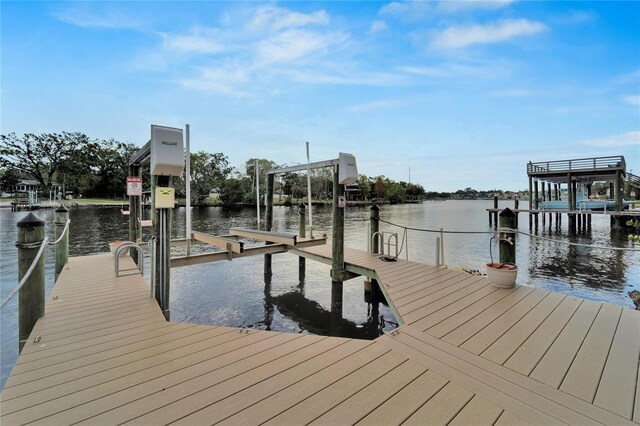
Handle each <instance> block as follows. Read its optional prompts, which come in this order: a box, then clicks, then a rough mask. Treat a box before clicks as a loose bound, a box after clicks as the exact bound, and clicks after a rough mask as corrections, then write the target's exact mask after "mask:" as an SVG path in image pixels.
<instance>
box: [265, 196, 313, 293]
mask: <svg viewBox="0 0 640 426" xmlns="http://www.w3.org/2000/svg"><path fill="white" fill-rule="evenodd" d="M272 208H273V206H272ZM306 216H307V215H306V213H305V205H304V203H300V204H298V237H299V238H305V237H306V235H307V233H306ZM305 274H306V259H305V258H304V257H302V256H298V280H299V281H300V284H301V285H302V284H303V283H304V279H305Z"/></svg>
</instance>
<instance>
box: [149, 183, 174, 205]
mask: <svg viewBox="0 0 640 426" xmlns="http://www.w3.org/2000/svg"><path fill="white" fill-rule="evenodd" d="M154 201H155V204H156V208H157V209H172V208H174V207H175V206H176V190H175V189H174V188H169V187H161V186H157V187H156V199H155V200H154Z"/></svg>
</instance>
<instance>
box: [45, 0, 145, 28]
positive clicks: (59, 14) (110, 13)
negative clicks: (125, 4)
mask: <svg viewBox="0 0 640 426" xmlns="http://www.w3.org/2000/svg"><path fill="white" fill-rule="evenodd" d="M53 16H54V17H55V18H56V19H57V20H59V21H62V22H66V23H67V24H71V25H75V26H78V27H82V28H94V29H134V30H140V29H142V28H143V27H144V23H143V22H142V21H140V20H138V19H136V18H133V17H131V16H129V15H127V14H125V13H123V12H122V11H119V10H112V9H108V10H96V9H95V8H91V9H88V8H87V7H85V5H83V4H75V5H74V6H72V7H69V8H66V9H60V10H57V11H54V12H53Z"/></svg>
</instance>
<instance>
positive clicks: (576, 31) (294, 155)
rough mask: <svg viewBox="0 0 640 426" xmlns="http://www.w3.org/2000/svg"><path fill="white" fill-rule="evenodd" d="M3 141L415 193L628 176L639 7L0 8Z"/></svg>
mask: <svg viewBox="0 0 640 426" xmlns="http://www.w3.org/2000/svg"><path fill="white" fill-rule="evenodd" d="M1 24H2V28H1V36H2V38H1V48H2V51H1V55H2V56H1V72H2V74H1V80H0V82H1V107H2V111H1V115H0V119H1V127H2V133H9V132H16V133H18V134H22V133H25V132H36V133H39V132H61V131H81V132H84V133H86V134H87V135H89V136H90V137H95V138H115V139H118V140H122V141H127V142H131V143H134V144H137V145H141V144H143V143H145V142H146V141H147V140H148V139H149V125H150V124H152V123H153V124H162V125H168V126H175V127H183V126H184V124H185V123H190V125H191V135H192V139H191V140H192V150H194V151H195V150H206V151H210V152H223V153H225V154H226V155H227V156H228V157H229V159H230V161H231V163H232V165H234V166H237V167H241V166H242V164H244V162H245V161H246V160H247V159H249V158H252V157H261V158H268V159H271V160H274V161H276V162H278V163H281V164H284V163H287V164H295V163H298V162H304V161H305V141H309V142H310V143H311V156H312V161H319V160H325V159H330V158H335V157H337V154H338V152H340V151H343V152H350V153H352V154H354V155H355V156H356V158H357V159H358V166H359V171H360V173H364V174H366V175H369V176H377V175H385V176H388V177H390V178H392V179H395V180H405V181H407V180H409V168H410V169H411V181H412V182H417V183H420V184H422V185H423V186H424V187H425V188H426V189H427V190H436V191H450V190H456V189H460V188H465V187H473V188H476V189H492V188H502V189H511V190H519V189H525V188H526V187H527V178H526V163H527V162H528V161H547V160H556V159H557V160H563V159H569V158H582V157H592V156H605V155H624V156H625V157H626V160H627V164H628V168H630V169H633V170H634V172H638V173H639V174H640V2H637V1H625V2H611V1H608V2H591V1H589V2H541V1H536V2H516V1H486V2H484V1H470V2H437V1H428V2H426V1H425V2H411V1H409V2H318V3H315V2H161V3H154V2H122V3H120V2H80V3H69V2H65V3H55V2H33V3H31V2H6V1H2V3H1Z"/></svg>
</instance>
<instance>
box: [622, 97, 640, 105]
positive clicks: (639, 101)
mask: <svg viewBox="0 0 640 426" xmlns="http://www.w3.org/2000/svg"><path fill="white" fill-rule="evenodd" d="M622 100H623V101H625V102H626V103H628V104H629V105H633V106H638V107H640V96H638V95H631V96H624V97H623V98H622Z"/></svg>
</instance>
